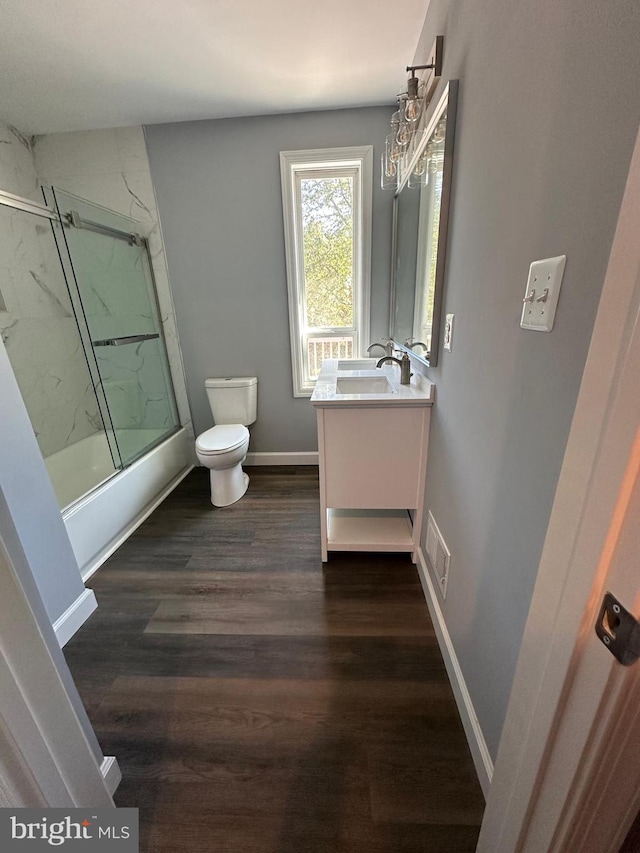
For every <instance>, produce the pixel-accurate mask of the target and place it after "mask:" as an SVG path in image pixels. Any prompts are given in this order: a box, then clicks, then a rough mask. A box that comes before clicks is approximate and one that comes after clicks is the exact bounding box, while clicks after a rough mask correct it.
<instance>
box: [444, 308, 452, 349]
mask: <svg viewBox="0 0 640 853" xmlns="http://www.w3.org/2000/svg"><path fill="white" fill-rule="evenodd" d="M452 340H453V314H447V316H446V320H445V324H444V348H445V349H446V351H447V352H451V342H452Z"/></svg>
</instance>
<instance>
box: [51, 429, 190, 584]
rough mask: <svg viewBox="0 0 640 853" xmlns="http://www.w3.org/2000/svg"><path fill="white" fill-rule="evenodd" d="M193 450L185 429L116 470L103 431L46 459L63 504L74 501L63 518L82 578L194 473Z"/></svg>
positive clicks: (97, 566) (89, 574)
mask: <svg viewBox="0 0 640 853" xmlns="http://www.w3.org/2000/svg"><path fill="white" fill-rule="evenodd" d="M150 438H151V436H150ZM193 452H194V451H193V441H192V439H191V437H190V435H189V433H187V431H186V430H185V429H180V430H178V431H177V432H175V433H174V434H173V435H171V436H169V438H167V439H166V440H165V441H163V442H162V443H161V444H159V445H158V446H157V447H154V448H153V449H152V450H150V451H149V452H148V453H147V454H145V456H143V457H141V458H140V459H138V460H137V461H136V462H134V463H133V464H132V465H130V466H129V467H128V468H125V469H124V470H116V469H114V466H113V462H112V460H111V455H110V454H109V448H108V445H107V443H106V440H105V437H104V433H97V434H96V435H92V436H89V437H88V438H85V439H83V440H82V441H78V442H76V443H75V444H72V445H70V446H69V447H67V448H65V449H64V450H60V451H58V452H57V453H54V454H52V455H51V456H49V457H48V458H47V459H45V463H46V465H47V468H48V470H49V476H50V477H51V481H52V483H53V487H54V490H55V492H56V495H57V496H58V501H59V502H60V505H61V506H65V505H66V504H68V503H69V502H70V501H75V502H74V503H72V504H71V505H70V506H67V508H66V509H63V511H62V518H63V521H64V524H65V527H66V528H67V533H68V535H69V539H70V540H71V547H72V548H73V552H74V554H75V556H76V559H77V561H78V566H79V568H80V572H81V574H82V579H83V580H85V581H86V580H87V578H89V577H91V575H92V574H93V573H94V572H95V571H96V569H98V568H99V567H100V566H101V565H102V563H103V562H104V561H105V560H106V559H107V558H108V557H109V556H110V555H111V554H112V553H113V552H114V551H115V549H116V548H117V547H118V546H119V545H120V544H121V543H122V542H124V540H125V539H126V538H127V537H128V536H130V535H131V533H133V531H134V530H135V529H136V527H138V525H140V524H141V523H142V522H143V521H144V520H145V518H146V517H147V516H148V515H149V514H150V513H151V512H153V510H154V509H155V508H156V507H157V506H158V504H159V503H160V502H161V501H162V500H164V498H165V497H166V496H167V495H168V494H169V493H170V492H171V491H172V490H173V489H174V488H175V487H176V486H177V485H178V483H179V482H180V481H181V480H182V479H183V478H184V477H185V476H186V475H187V474H188V473H189V471H190V470H191V469H192V468H193V461H194V460H193ZM96 483H97V484H98V485H97V487H96ZM88 489H91V491H89V492H88V494H84V493H85V492H87V490H88ZM82 494H84V497H81V498H80V499H78V500H76V496H77V495H82Z"/></svg>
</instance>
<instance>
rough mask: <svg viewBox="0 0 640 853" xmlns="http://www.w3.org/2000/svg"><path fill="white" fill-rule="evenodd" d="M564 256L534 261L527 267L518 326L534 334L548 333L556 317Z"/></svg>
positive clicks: (565, 259)
mask: <svg viewBox="0 0 640 853" xmlns="http://www.w3.org/2000/svg"><path fill="white" fill-rule="evenodd" d="M566 262H567V256H566V255H559V256H558V257H557V258H546V259H545V260H544V261H534V262H533V263H532V264H531V266H530V267H529V278H528V279H527V289H526V290H525V293H524V299H523V300H522V316H521V317H520V325H521V326H522V328H523V329H531V330H532V331H534V332H550V331H551V329H553V321H554V319H555V316H556V307H557V305H558V296H559V295H560V285H561V284H562V275H563V273H564V267H565V264H566Z"/></svg>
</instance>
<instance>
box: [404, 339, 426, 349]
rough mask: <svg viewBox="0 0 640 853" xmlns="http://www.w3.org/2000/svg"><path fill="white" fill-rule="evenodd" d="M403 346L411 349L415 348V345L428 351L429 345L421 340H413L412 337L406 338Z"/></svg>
mask: <svg viewBox="0 0 640 853" xmlns="http://www.w3.org/2000/svg"><path fill="white" fill-rule="evenodd" d="M403 346H405V347H407V348H408V349H412V350H415V348H416V347H422V349H423V350H425V352H428V351H429V347H428V346H427V345H426V344H425V343H423V342H422V341H415V340H414V339H413V338H407V340H406V341H405V342H404V344H403Z"/></svg>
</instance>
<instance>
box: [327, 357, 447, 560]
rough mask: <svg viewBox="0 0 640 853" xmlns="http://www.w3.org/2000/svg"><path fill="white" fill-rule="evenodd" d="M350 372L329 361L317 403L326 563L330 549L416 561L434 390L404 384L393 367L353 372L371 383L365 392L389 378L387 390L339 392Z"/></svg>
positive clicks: (422, 383) (420, 382)
mask: <svg viewBox="0 0 640 853" xmlns="http://www.w3.org/2000/svg"><path fill="white" fill-rule="evenodd" d="M340 364H345V362H340ZM373 364H374V365H375V361H374V362H373ZM347 372H348V371H346V370H338V369H337V362H333V361H330V362H327V361H325V364H324V366H323V371H322V373H321V375H320V378H319V379H318V384H317V386H316V391H314V394H313V396H312V398H311V402H312V403H313V405H314V406H315V407H316V410H317V418H318V451H319V465H320V512H321V530H322V559H323V561H326V560H327V557H328V552H329V551H407V552H410V553H411V554H412V559H413V560H414V562H415V560H416V559H417V548H418V546H419V544H420V532H421V525H422V516H423V500H424V483H425V475H426V467H427V449H428V444H429V421H430V416H431V406H432V404H433V391H434V388H433V385H432V383H430V382H428V381H427V380H426V379H424V377H414V378H413V379H412V381H411V385H409V386H401V385H400V384H399V379H400V376H399V370H397V369H396V368H395V367H394V366H392V365H390V366H389V367H385V368H384V369H383V371H381V370H378V371H375V372H374V371H373V370H368V371H366V370H364V371H352V372H349V373H350V375H353V376H355V375H358V376H360V377H361V378H362V379H363V380H365V381H364V383H363V384H362V386H361V387H363V388H364V389H366V388H367V385H366V379H367V376H370V377H371V379H374V378H375V377H378V376H379V375H381V374H382V375H384V376H386V377H387V379H388V390H386V391H385V392H384V393H380V392H378V391H375V390H372V391H371V393H366V391H365V393H359V394H349V393H342V394H341V393H338V392H337V390H336V383H337V381H338V380H339V379H340V377H342V376H345V375H347ZM378 384H379V383H378ZM337 387H340V386H339V385H338V386H337ZM374 387H376V383H375V382H374V383H372V388H374ZM409 510H411V511H412V513H411V515H412V516H413V521H412V519H411V517H410V515H409Z"/></svg>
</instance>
